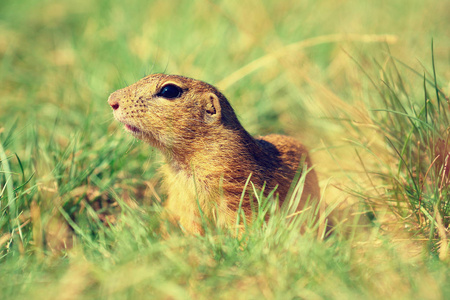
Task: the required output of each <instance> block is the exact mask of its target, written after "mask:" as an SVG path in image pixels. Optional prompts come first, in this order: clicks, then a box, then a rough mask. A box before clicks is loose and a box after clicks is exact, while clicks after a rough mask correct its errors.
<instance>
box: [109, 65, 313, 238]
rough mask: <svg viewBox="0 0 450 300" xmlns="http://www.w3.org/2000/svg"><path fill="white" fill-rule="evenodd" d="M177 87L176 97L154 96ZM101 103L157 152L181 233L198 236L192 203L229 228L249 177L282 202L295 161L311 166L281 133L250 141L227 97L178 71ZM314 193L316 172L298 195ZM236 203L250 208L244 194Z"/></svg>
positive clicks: (196, 209)
mask: <svg viewBox="0 0 450 300" xmlns="http://www.w3.org/2000/svg"><path fill="white" fill-rule="evenodd" d="M169 83H171V84H174V85H177V86H179V87H180V88H181V89H182V90H183V93H182V94H181V96H180V97H179V98H175V99H165V98H162V97H159V96H158V95H157V94H158V92H159V91H160V89H161V88H162V87H163V86H166V85H167V84H169ZM108 103H109V104H110V105H111V106H112V107H113V108H114V116H115V118H116V119H117V120H118V121H120V122H122V123H123V124H125V125H126V126H125V127H126V128H127V129H128V131H129V132H130V133H131V134H133V135H134V136H135V137H136V138H139V139H141V140H143V141H145V142H147V143H149V144H150V145H152V146H153V147H156V148H158V149H159V150H161V151H162V153H163V154H164V156H165V158H166V161H167V164H165V165H164V166H163V167H162V169H161V172H162V174H163V177H164V182H163V184H164V187H165V189H166V191H167V194H168V199H167V201H166V204H165V207H166V210H167V212H168V214H169V215H170V216H171V217H170V218H171V219H172V220H173V221H174V222H177V223H178V224H180V225H181V226H182V227H183V228H184V229H185V230H186V231H187V232H190V233H202V227H201V225H200V214H199V207H200V208H201V209H202V211H203V213H204V215H205V216H207V217H208V218H209V219H211V220H214V221H215V222H216V224H217V225H218V226H222V227H226V226H228V227H229V226H233V224H235V220H236V212H237V210H238V207H239V202H240V198H241V195H242V191H243V189H244V186H245V182H246V181H247V178H248V177H249V176H250V174H251V182H252V183H253V184H254V185H255V187H256V188H258V189H262V187H263V185H264V183H265V184H266V187H265V191H266V192H267V193H268V192H270V191H271V190H273V189H274V188H275V187H277V193H278V195H279V198H280V201H281V202H282V201H284V199H285V197H286V195H287V193H288V191H289V188H290V186H291V182H292V180H293V178H294V176H295V174H296V172H297V170H298V169H299V167H300V163H301V161H304V163H306V164H307V166H308V167H311V166H312V163H311V160H310V158H309V156H308V152H307V150H306V148H305V147H304V146H303V145H302V144H301V143H299V142H298V141H296V140H295V139H293V138H291V137H288V136H282V135H275V134H273V135H267V136H263V137H257V138H253V137H252V136H250V134H248V133H247V131H246V130H245V129H244V128H243V127H242V126H241V124H240V123H239V121H238V119H237V117H236V115H235V113H234V111H233V109H232V107H231V105H230V104H229V102H228V100H227V99H226V98H225V97H224V96H223V95H222V94H221V93H220V92H219V91H218V90H217V89H216V88H214V87H213V86H211V85H209V84H207V83H204V82H201V81H198V80H194V79H191V78H186V77H182V76H175V75H165V74H154V75H150V76H147V77H145V78H143V79H141V80H140V81H138V82H136V83H135V84H133V85H130V86H128V87H126V88H124V89H121V90H118V91H116V92H114V93H113V94H111V96H110V97H109V100H108ZM308 196H311V198H312V199H316V200H317V199H319V198H320V190H319V185H318V181H317V176H316V174H315V172H314V170H311V171H310V172H309V173H308V174H307V176H306V183H305V187H304V192H303V196H302V199H301V202H300V205H299V207H298V209H301V208H302V207H303V204H304V202H305V201H306V199H307V197H308ZM242 208H243V209H244V211H245V212H246V215H247V216H250V214H251V212H252V205H251V203H250V198H249V196H248V193H247V195H246V196H245V198H244V200H243V203H242Z"/></svg>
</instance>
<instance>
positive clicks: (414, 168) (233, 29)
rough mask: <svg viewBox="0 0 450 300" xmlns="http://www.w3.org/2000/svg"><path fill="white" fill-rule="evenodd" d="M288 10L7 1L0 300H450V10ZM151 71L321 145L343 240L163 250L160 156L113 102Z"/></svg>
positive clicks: (283, 227)
mask: <svg viewBox="0 0 450 300" xmlns="http://www.w3.org/2000/svg"><path fill="white" fill-rule="evenodd" d="M291 2H292V1H289V2H288V1H239V2H236V3H234V2H231V1H207V0H203V1H183V2H181V1H180V2H177V3H175V2H170V1H141V0H133V1H128V2H127V4H122V3H119V2H116V1H107V0H105V1H86V0H77V1H55V0H41V1H29V0H25V1H2V2H1V3H0V298H1V299H24V298H27V297H29V298H33V299H41V298H46V299H48V298H63V299H64V298H65V299H77V298H78V299H103V298H108V299H109V298H111V299H123V298H130V299H141V298H144V299H145V298H164V299H166V298H170V299H172V298H173V299H189V298H193V299H211V298H219V299H230V298H236V299H253V298H269V299H272V298H276V299H302V298H305V299H323V298H337V299H353V298H355V299H356V298H357V299H361V298H363V299H366V298H367V299H380V298H382V299H384V298H390V299H404V298H419V299H422V298H424V299H425V298H426V299H444V298H448V295H450V288H449V284H448V282H449V279H450V268H449V259H450V258H449V254H450V253H449V223H450V217H449V210H450V200H449V199H450V196H449V189H450V188H449V184H448V178H449V177H448V166H447V165H446V164H447V161H446V159H447V157H448V153H449V150H448V149H449V148H450V146H449V145H448V141H449V138H448V137H449V127H450V125H449V118H450V111H449V97H448V95H449V83H448V82H449V78H450V73H449V70H450V68H449V61H448V53H449V41H448V29H447V28H449V26H450V22H449V21H448V13H447V12H448V11H449V9H450V7H449V4H448V3H447V2H446V1H408V2H406V1H400V0H398V1H379V2H377V4H376V5H375V4H369V3H367V2H364V1H334V2H333V1H298V2H299V3H296V4H295V3H291ZM156 72H166V73H176V74H181V75H185V76H189V77H194V78H198V79H201V80H204V81H207V82H209V83H212V84H216V85H218V86H219V88H221V89H222V91H223V92H224V94H225V95H226V96H227V97H228V98H229V100H230V102H231V103H232V105H233V107H234V108H235V110H236V112H237V114H238V116H239V118H240V120H241V121H242V123H243V125H244V126H245V127H246V128H247V129H248V130H249V131H250V132H251V133H252V134H267V133H273V132H278V133H285V134H289V135H292V136H294V137H296V138H298V139H299V140H301V141H303V142H304V143H305V144H306V145H308V147H309V148H310V149H311V153H312V154H313V160H314V162H315V163H316V170H317V172H318V174H319V177H320V181H321V187H322V195H323V198H324V199H323V201H326V202H327V203H329V204H330V207H337V208H336V210H335V212H334V213H335V215H336V217H337V218H338V222H337V223H338V226H337V227H336V229H335V231H334V234H333V235H332V236H331V237H330V238H328V239H326V240H323V239H321V238H320V237H319V238H318V237H317V236H315V234H314V230H312V229H313V227H314V224H315V223H314V219H315V212H314V211H312V210H310V211H306V212H305V213H303V214H301V215H300V216H297V218H294V220H292V218H287V217H286V216H287V215H289V211H282V212H280V213H278V214H275V216H274V217H273V218H271V219H270V220H269V221H268V222H267V223H266V222H264V221H263V220H264V218H263V216H262V215H260V216H259V219H257V220H256V221H255V223H254V224H253V225H251V226H250V227H249V228H247V230H246V231H245V233H244V234H243V235H241V236H239V237H236V236H235V234H234V231H233V230H232V232H218V231H217V230H216V229H214V228H208V231H207V233H206V234H205V235H204V236H184V235H183V234H182V233H181V232H180V230H179V229H177V228H173V229H172V235H171V238H169V239H167V238H163V237H162V236H161V233H160V231H159V228H160V225H161V224H162V223H164V220H161V218H160V212H161V207H162V206H161V202H163V201H164V197H165V195H164V193H163V192H161V191H160V190H159V181H160V178H159V176H158V174H157V172H156V170H157V169H158V167H159V166H160V164H161V162H160V161H161V157H160V154H159V153H158V152H157V151H156V150H154V149H152V148H150V147H149V146H148V145H146V144H143V143H141V142H138V141H135V140H133V139H132V138H131V137H130V136H128V135H127V134H126V133H125V132H124V131H123V130H122V129H121V127H120V125H119V124H117V123H116V122H114V120H113V117H112V113H111V109H110V108H109V107H108V105H107V103H106V100H107V98H108V95H109V94H110V93H111V92H113V91H114V90H116V89H118V88H122V87H124V86H126V85H128V84H131V83H133V82H135V81H137V80H138V79H140V78H141V77H143V76H145V75H147V74H150V73H156ZM449 163H450V162H449ZM259 200H260V202H259V205H262V207H264V208H265V209H267V210H268V211H270V210H271V209H274V207H273V206H271V205H270V204H269V205H267V206H265V205H266V204H267V201H268V199H265V198H264V197H260V198H259ZM272 215H273V213H272ZM365 216H369V221H368V222H367V221H366V222H364V221H363V220H360V219H364V218H365ZM298 223H305V224H306V226H307V227H308V228H310V229H311V230H307V232H306V233H304V234H302V235H301V234H300V233H299V231H298V230H295V229H293V227H297V226H298Z"/></svg>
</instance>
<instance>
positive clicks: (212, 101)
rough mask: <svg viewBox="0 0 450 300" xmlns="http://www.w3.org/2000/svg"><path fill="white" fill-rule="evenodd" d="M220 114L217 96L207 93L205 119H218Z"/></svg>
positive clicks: (209, 120) (211, 120) (210, 120)
mask: <svg viewBox="0 0 450 300" xmlns="http://www.w3.org/2000/svg"><path fill="white" fill-rule="evenodd" d="M221 116H222V114H221V109H220V101H219V98H218V97H217V96H216V95H215V94H213V93H209V94H208V96H207V99H206V109H205V120H206V121H207V122H209V123H211V122H214V121H216V120H220V118H221Z"/></svg>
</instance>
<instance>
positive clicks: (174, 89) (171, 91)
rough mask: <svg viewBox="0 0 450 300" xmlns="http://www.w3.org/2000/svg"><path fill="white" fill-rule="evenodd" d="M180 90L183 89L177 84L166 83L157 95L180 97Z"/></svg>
mask: <svg viewBox="0 0 450 300" xmlns="http://www.w3.org/2000/svg"><path fill="white" fill-rule="evenodd" d="M182 92H183V90H182V89H181V88H180V87H179V86H176V85H174V84H168V85H166V86H164V87H163V88H162V89H161V90H160V91H159V93H158V94H157V96H159V97H163V98H166V99H173V98H178V97H180V96H181V93H182Z"/></svg>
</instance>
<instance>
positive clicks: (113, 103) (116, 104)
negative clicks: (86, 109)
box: [108, 93, 119, 110]
mask: <svg viewBox="0 0 450 300" xmlns="http://www.w3.org/2000/svg"><path fill="white" fill-rule="evenodd" d="M108 104H109V105H110V106H111V107H112V109H113V110H117V109H118V108H119V100H118V99H117V96H116V94H115V93H112V94H111V95H110V96H109V98H108Z"/></svg>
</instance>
